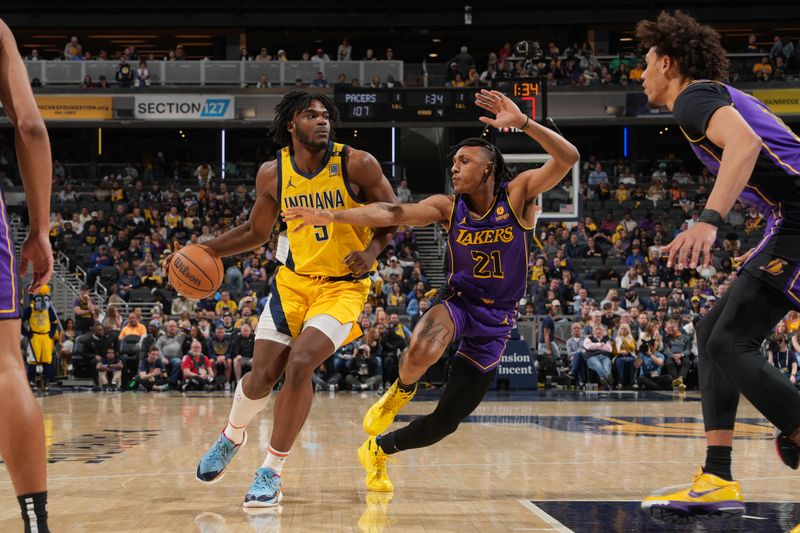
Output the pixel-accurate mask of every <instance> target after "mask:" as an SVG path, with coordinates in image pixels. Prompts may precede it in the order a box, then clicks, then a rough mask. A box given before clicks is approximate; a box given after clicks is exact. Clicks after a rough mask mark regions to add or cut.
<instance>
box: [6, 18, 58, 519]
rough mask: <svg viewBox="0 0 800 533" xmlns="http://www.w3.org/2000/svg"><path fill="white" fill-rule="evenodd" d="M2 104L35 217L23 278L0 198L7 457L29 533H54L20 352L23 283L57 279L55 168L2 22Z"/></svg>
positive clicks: (40, 435) (38, 422)
mask: <svg viewBox="0 0 800 533" xmlns="http://www.w3.org/2000/svg"><path fill="white" fill-rule="evenodd" d="M0 101H2V103H3V110H4V111H5V114H6V116H7V117H8V119H9V120H10V121H11V124H12V126H14V144H15V145H16V151H17V160H18V162H19V171H20V174H21V175H22V184H23V186H24V188H25V198H26V202H27V204H28V214H29V218H30V231H29V233H28V238H27V239H25V242H24V243H23V245H22V260H21V262H20V269H19V273H18V272H17V269H16V265H15V260H14V243H13V242H12V241H11V238H10V236H9V220H8V213H7V212H6V206H5V199H4V198H2V196H0V406H2V409H0V456H2V458H3V462H4V463H5V465H6V468H8V473H9V475H10V476H11V482H12V483H13V485H14V492H15V493H16V495H17V501H18V502H19V505H20V510H21V511H22V520H23V522H24V523H25V531H26V532H27V531H38V532H40V533H47V532H48V531H49V529H48V526H47V466H46V462H45V453H46V452H45V442H44V425H43V423H42V413H41V411H40V410H39V405H38V404H37V403H36V400H35V399H34V397H33V394H32V393H31V389H30V387H29V386H28V379H27V376H26V374H25V368H24V367H23V364H22V361H23V360H22V354H21V353H20V308H19V302H20V297H21V295H20V294H19V278H20V277H21V276H24V275H25V273H26V271H27V270H28V265H29V264H31V265H32V267H33V278H32V280H31V284H30V285H29V286H28V288H27V289H28V291H29V292H31V293H34V292H36V291H38V290H39V289H40V288H41V287H43V286H45V285H47V282H48V281H49V280H50V275H51V274H52V272H53V252H52V250H51V249H50V240H49V237H48V233H49V229H50V181H51V179H52V176H53V169H52V163H51V161H52V158H51V156H50V139H49V138H48V136H47V130H46V129H45V126H44V121H43V120H42V117H41V115H40V114H39V109H38V108H37V107H36V100H34V98H33V92H32V91H31V86H30V82H29V81H28V72H27V71H26V69H25V63H23V61H22V58H21V57H20V55H19V51H18V49H17V43H16V41H15V40H14V35H13V34H12V33H11V30H10V29H9V28H8V26H6V24H5V22H3V21H2V20H0Z"/></svg>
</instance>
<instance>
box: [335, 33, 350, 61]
mask: <svg viewBox="0 0 800 533" xmlns="http://www.w3.org/2000/svg"><path fill="white" fill-rule="evenodd" d="M352 55H353V47H352V46H351V45H350V40H349V39H348V38H347V37H342V42H341V43H339V47H338V48H337V49H336V59H337V61H351V60H352Z"/></svg>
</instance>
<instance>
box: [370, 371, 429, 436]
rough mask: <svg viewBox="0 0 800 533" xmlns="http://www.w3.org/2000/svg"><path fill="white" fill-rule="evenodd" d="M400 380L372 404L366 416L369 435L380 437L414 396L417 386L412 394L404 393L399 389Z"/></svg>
mask: <svg viewBox="0 0 800 533" xmlns="http://www.w3.org/2000/svg"><path fill="white" fill-rule="evenodd" d="M399 381H400V380H399V379H396V380H395V382H394V383H392V386H391V387H389V388H388V389H387V390H386V392H384V393H383V396H381V399H380V400H378V401H377V402H375V403H373V404H372V407H370V408H369V410H368V411H367V414H365V415H364V431H366V432H367V435H372V436H376V435H380V434H381V433H383V432H384V431H386V429H387V428H388V427H389V426H391V425H392V422H394V417H395V416H397V413H399V412H400V409H402V408H403V407H405V406H406V404H407V403H408V402H410V401H411V398H413V397H414V394H415V393H416V392H417V386H416V385H414V390H413V391H412V392H403V391H401V390H400V388H399V387H398V383H399Z"/></svg>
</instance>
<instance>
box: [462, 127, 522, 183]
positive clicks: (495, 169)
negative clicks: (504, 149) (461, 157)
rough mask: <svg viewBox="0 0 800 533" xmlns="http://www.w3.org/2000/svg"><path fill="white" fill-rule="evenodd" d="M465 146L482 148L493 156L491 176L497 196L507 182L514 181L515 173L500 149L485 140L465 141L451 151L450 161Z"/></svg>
mask: <svg viewBox="0 0 800 533" xmlns="http://www.w3.org/2000/svg"><path fill="white" fill-rule="evenodd" d="M465 146H480V147H481V148H483V149H484V150H486V151H487V152H489V154H491V160H492V172H491V173H490V174H489V175H494V192H495V194H497V193H499V192H500V189H502V187H503V184H504V183H505V182H508V181H511V180H513V179H514V176H516V174H514V171H513V170H511V168H510V167H509V166H508V164H507V163H506V160H505V159H504V158H503V154H502V153H501V152H500V149H499V148H498V147H497V146H495V145H493V144H492V143H490V142H489V141H487V140H485V139H481V138H479V137H470V138H469V139H464V140H463V141H461V142H460V143H458V144H457V145H455V146H454V147H453V149H452V150H451V151H450V154H449V155H448V156H447V157H448V159H449V160H450V161H452V160H453V158H454V157H455V156H456V152H458V151H459V150H460V149H461V148H463V147H465ZM489 175H486V176H484V178H483V180H484V181H486V180H488V179H489Z"/></svg>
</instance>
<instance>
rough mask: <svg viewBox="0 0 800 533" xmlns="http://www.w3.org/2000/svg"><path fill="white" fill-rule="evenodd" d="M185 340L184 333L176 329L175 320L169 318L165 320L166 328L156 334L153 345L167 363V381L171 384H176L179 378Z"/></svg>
mask: <svg viewBox="0 0 800 533" xmlns="http://www.w3.org/2000/svg"><path fill="white" fill-rule="evenodd" d="M186 340H187V335H186V333H184V332H182V331H180V330H179V329H178V323H177V322H175V321H174V320H170V321H168V322H167V327H166V330H165V331H164V332H163V333H161V334H160V335H159V336H158V339H157V340H156V342H155V346H156V348H158V351H159V352H160V353H161V356H162V358H163V359H164V360H166V362H167V363H166V364H168V365H169V369H170V376H169V381H170V383H171V384H173V385H177V384H178V380H179V378H180V369H181V356H182V354H183V352H184V345H185V343H186ZM190 349H191V345H190ZM166 364H165V367H166Z"/></svg>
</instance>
